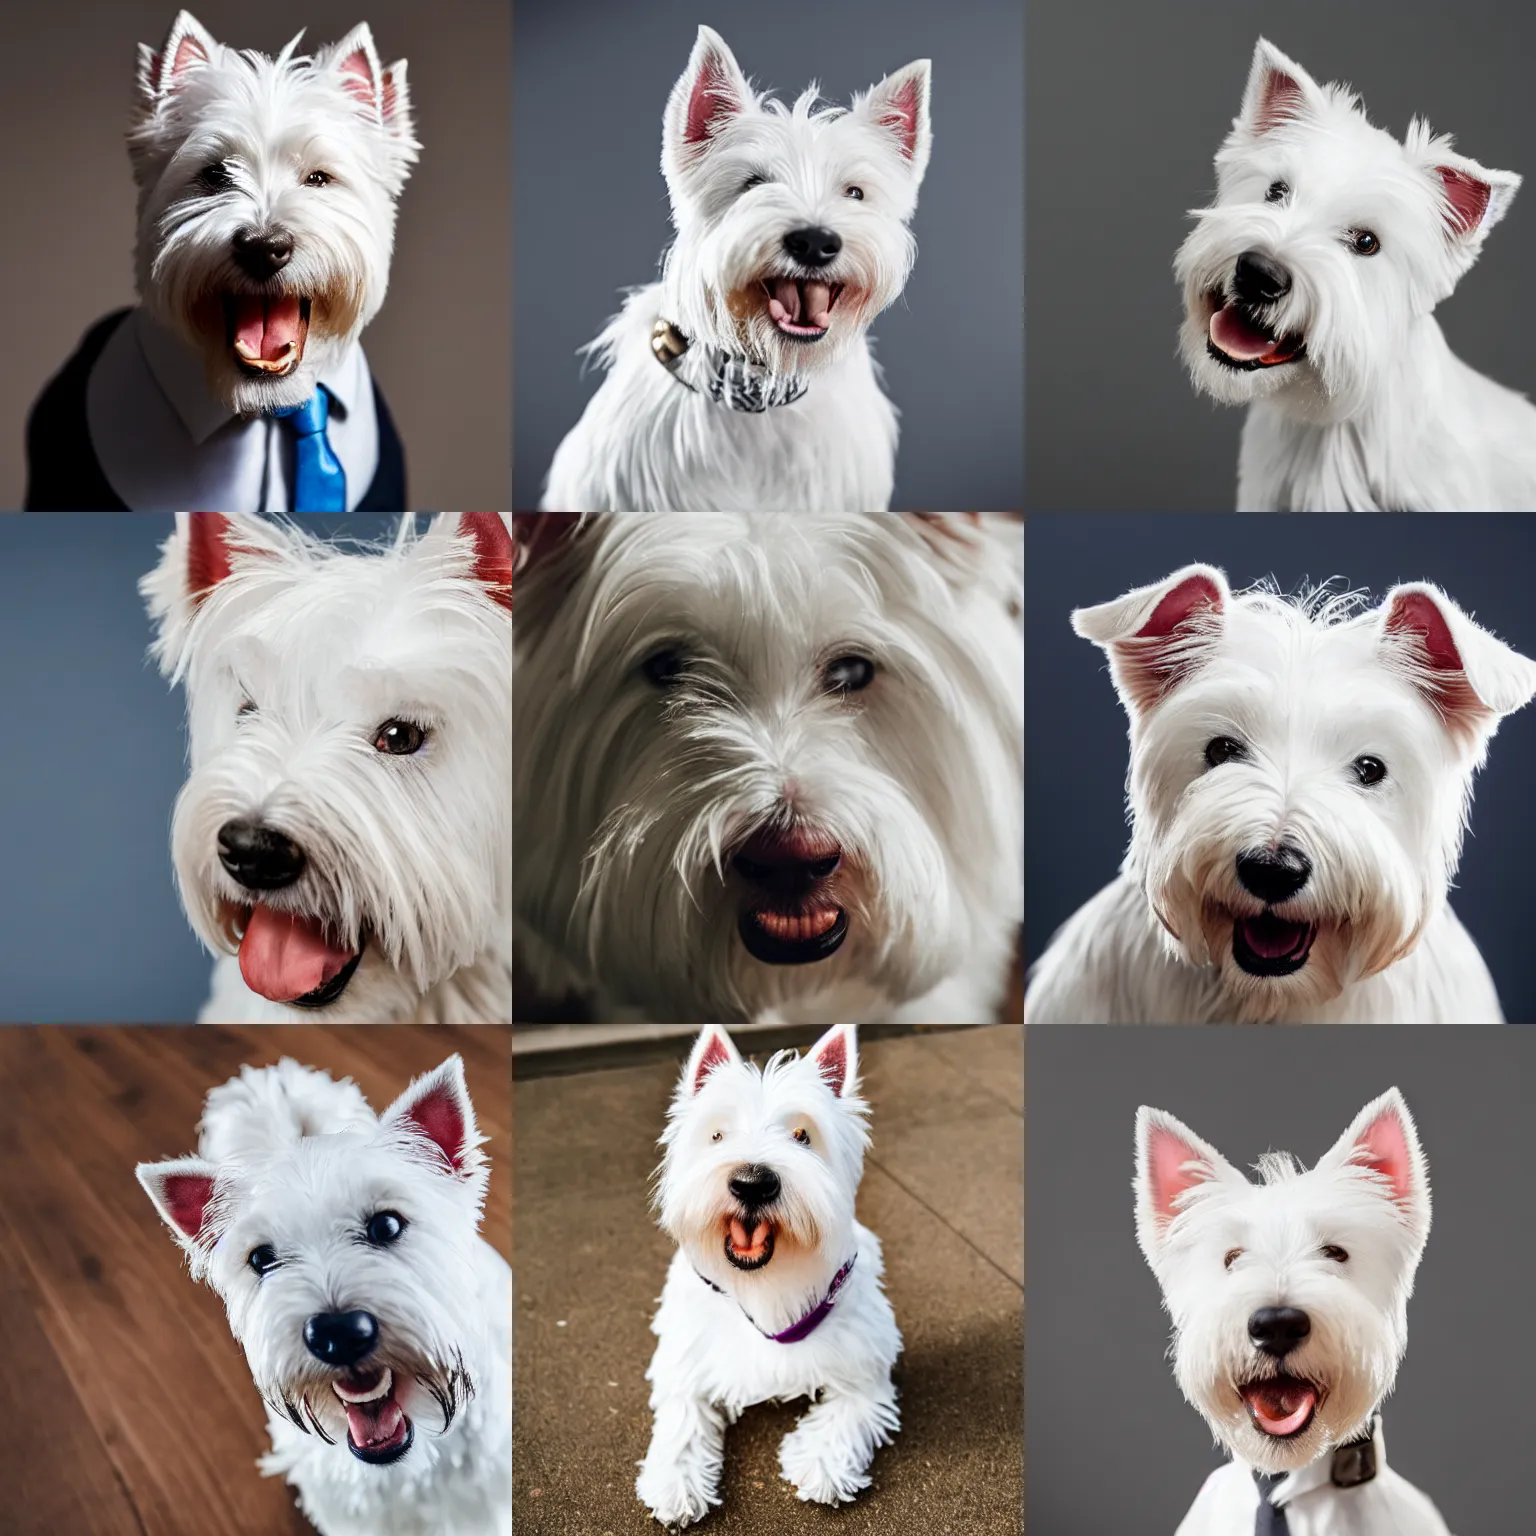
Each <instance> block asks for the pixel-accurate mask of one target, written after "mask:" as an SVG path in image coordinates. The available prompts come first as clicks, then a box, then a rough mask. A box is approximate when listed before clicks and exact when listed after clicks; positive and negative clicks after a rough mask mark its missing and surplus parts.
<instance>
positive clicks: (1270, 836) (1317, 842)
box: [1024, 565, 1536, 1024]
mask: <svg viewBox="0 0 1536 1536" xmlns="http://www.w3.org/2000/svg"><path fill="white" fill-rule="evenodd" d="M1072 627H1073V628H1074V629H1075V630H1076V631H1077V632H1078V634H1080V635H1082V636H1083V637H1084V638H1086V639H1089V640H1092V641H1094V642H1095V643H1096V644H1098V645H1101V646H1103V648H1104V650H1105V651H1106V652H1107V653H1108V656H1109V663H1110V671H1111V673H1112V675H1113V677H1114V680H1115V687H1116V688H1117V689H1118V691H1119V693H1120V697H1121V700H1122V702H1123V703H1124V705H1125V708H1126V713H1127V714H1128V715H1129V716H1130V724H1131V768H1130V780H1129V793H1130V807H1131V817H1132V833H1131V845H1130V850H1129V852H1128V853H1127V854H1126V858H1125V863H1124V865H1123V866H1122V868H1121V873H1120V876H1119V878H1118V879H1117V880H1115V881H1114V882H1113V883H1112V884H1110V885H1108V886H1106V887H1105V888H1104V890H1102V891H1101V892H1099V894H1098V895H1097V896H1095V897H1094V898H1093V899H1092V900H1091V901H1089V902H1088V903H1086V904H1085V905H1084V906H1083V907H1081V908H1080V909H1079V910H1078V911H1077V912H1076V913H1075V914H1074V915H1073V916H1072V917H1071V918H1069V919H1068V921H1067V922H1066V924H1065V925H1064V926H1063V927H1062V929H1061V931H1060V932H1059V933H1058V934H1057V935H1056V937H1055V938H1054V939H1053V940H1052V942H1051V947H1050V948H1049V949H1048V950H1047V951H1046V953H1045V955H1044V956H1043V957H1042V958H1041V960H1040V961H1039V963H1038V965H1037V966H1036V968H1035V972H1034V975H1033V979H1032V981H1031V985H1030V989H1029V992H1028V994H1027V996H1026V998H1025V1008H1024V1012H1025V1017H1026V1018H1027V1019H1028V1020H1029V1021H1030V1022H1032V1023H1041V1024H1044V1023H1073V1024H1085V1023H1123V1024H1130V1023H1220V1022H1234V1021H1236V1022H1271V1023H1275V1022H1297V1023H1299V1022H1314V1023H1414V1022H1421V1021H1422V1022H1425V1023H1442V1024H1443V1023H1453V1024H1454V1023H1469V1022H1470V1023H1489V1022H1496V1021H1498V1019H1499V1018H1500V1013H1499V1001H1498V995H1497V993H1496V992H1495V990H1494V985H1493V979H1492V978H1491V977H1490V976H1489V974H1488V969H1487V967H1486V966H1485V965H1484V964H1483V960H1482V956H1481V955H1479V954H1478V952H1477V947H1476V945H1475V944H1474V943H1473V942H1472V939H1471V938H1470V937H1469V936H1468V934H1467V932H1466V930H1465V929H1464V928H1462V926H1461V924H1460V923H1459V922H1458V921H1457V920H1456V917H1455V914H1454V913H1453V912H1452V911H1451V909H1450V907H1449V906H1448V905H1447V903H1446V890H1447V888H1448V886H1449V884H1450V881H1451V877H1452V876H1453V875H1454V874H1455V872H1456V865H1457V861H1458V860H1459V858H1460V855H1461V840H1462V835H1463V833H1464V832H1465V830H1466V826H1467V817H1468V811H1469V807H1470V802H1471V796H1472V777H1473V774H1474V773H1475V772H1476V770H1477V769H1478V768H1479V767H1481V766H1482V763H1483V760H1484V758H1485V757H1486V755H1487V751H1488V743H1489V740H1490V739H1491V738H1492V736H1493V734H1494V732H1495V730H1496V729H1497V728H1498V723H1499V720H1500V719H1501V718H1502V717H1503V716H1504V715H1506V714H1508V713H1510V712H1511V711H1512V710H1516V709H1518V708H1520V706H1521V705H1523V704H1525V703H1526V702H1527V701H1528V700H1529V699H1530V698H1531V695H1532V694H1533V693H1536V663H1532V662H1530V661H1528V660H1527V659H1526V658H1525V657H1524V656H1520V655H1517V654H1516V653H1515V652H1514V651H1512V650H1511V649H1510V648H1509V647H1508V646H1507V645H1505V644H1504V643H1503V642H1502V641H1500V640H1497V639H1495V638H1494V636H1493V635H1491V634H1489V633H1488V632H1487V631H1486V630H1484V629H1481V628H1479V627H1478V626H1477V625H1476V624H1474V623H1473V622H1472V620H1471V619H1469V618H1468V617H1467V616H1466V615H1465V614H1464V613H1462V611H1461V610H1460V609H1459V608H1458V607H1457V606H1456V605H1455V604H1454V603H1453V602H1451V600H1450V599H1449V598H1448V597H1446V596H1445V594H1444V593H1442V592H1440V591H1439V590H1438V589H1437V588H1435V587H1432V586H1426V585H1423V584H1419V583H1415V584H1412V585H1408V586H1399V587H1394V588H1393V589H1392V591H1391V592H1390V593H1389V594H1388V595H1387V599H1386V601H1385V602H1384V603H1383V604H1382V605H1381V607H1380V608H1377V609H1374V610H1372V611H1370V612H1365V611H1363V610H1362V604H1361V602H1360V600H1359V599H1358V597H1354V596H1345V597H1333V598H1329V597H1327V595H1326V594H1325V593H1324V592H1321V591H1319V592H1315V593H1313V594H1311V595H1310V596H1307V597H1302V598H1299V599H1295V600H1287V599H1285V598H1282V597H1280V596H1279V595H1277V594H1276V593H1274V592H1272V591H1267V590H1264V589H1255V590H1253V591H1250V592H1247V593H1242V594H1239V595H1236V596H1234V594H1233V593H1232V592H1230V591H1229V590H1228V588H1227V582H1226V578H1225V576H1223V574H1222V573H1221V572H1220V571H1218V570H1215V569H1213V568H1212V567H1210V566H1205V565H1191V566H1187V567H1185V569H1183V570H1181V571H1176V572H1175V573H1174V574H1173V575H1172V576H1169V577H1168V578H1167V579H1166V580H1164V581H1160V582H1154V583H1153V584H1152V585H1151V586H1147V587H1139V588H1137V589H1136V590H1135V591H1132V592H1128V593H1127V594H1126V595H1125V596H1124V597H1121V598H1118V599H1116V600H1115V601H1114V602H1111V603H1105V604H1103V605H1102V606H1100V607H1097V608H1081V609H1079V610H1078V611H1077V612H1076V613H1074V614H1073V615H1072Z"/></svg>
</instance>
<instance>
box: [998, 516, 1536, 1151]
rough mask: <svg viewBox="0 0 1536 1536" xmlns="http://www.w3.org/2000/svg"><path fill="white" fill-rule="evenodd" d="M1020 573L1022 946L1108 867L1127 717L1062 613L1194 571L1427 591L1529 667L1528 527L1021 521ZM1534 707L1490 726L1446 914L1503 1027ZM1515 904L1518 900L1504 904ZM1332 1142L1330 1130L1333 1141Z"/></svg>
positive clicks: (1512, 1011) (1280, 520)
mask: <svg viewBox="0 0 1536 1536" xmlns="http://www.w3.org/2000/svg"><path fill="white" fill-rule="evenodd" d="M1025 537H1026V540H1027V552H1028V559H1027V562H1026V571H1025V583H1026V585H1025V604H1024V623H1025V632H1024V633H1025V648H1026V649H1025V693H1024V697H1025V699H1026V700H1027V701H1028V708H1027V710H1026V713H1025V726H1024V753H1025V762H1026V764H1027V765H1028V766H1027V770H1026V777H1025V794H1024V816H1025V829H1026V836H1025V844H1024V846H1025V855H1026V857H1025V871H1024V895H1025V912H1026V914H1027V920H1026V928H1025V933H1026V940H1027V947H1028V954H1029V959H1030V961H1031V962H1033V961H1034V960H1035V959H1037V958H1038V957H1039V955H1040V953H1041V951H1042V950H1043V949H1044V948H1045V945H1046V944H1047V942H1048V941H1049V939H1050V937H1051V935H1052V933H1054V932H1055V930H1056V929H1057V928H1058V927H1059V926H1060V925H1061V923H1063V922H1064V921H1065V920H1066V919H1067V918H1068V917H1069V916H1071V914H1072V913H1073V912H1074V911H1075V910H1076V909H1077V908H1078V907H1079V906H1081V905H1082V903H1083V902H1084V901H1086V900H1087V899H1088V898H1089V897H1090V896H1091V895H1093V893H1094V892H1095V891H1097V890H1098V889H1099V888H1100V887H1101V886H1103V885H1106V884H1107V883H1108V882H1109V881H1110V880H1111V879H1112V878H1113V877H1114V874H1115V872H1116V870H1118V869H1119V867H1120V859H1121V856H1122V855H1123V854H1124V852H1125V847H1126V843H1127V841H1128V840H1129V832H1128V829H1127V827H1126V824H1125V819H1124V815H1123V809H1122V808H1123V805H1124V791H1125V771H1126V763H1127V757H1128V754H1129V747H1128V745H1127V739H1126V730H1127V726H1126V718H1125V714H1124V712H1123V711H1122V710H1121V707H1120V701H1119V699H1118V698H1117V697H1116V696H1115V691H1114V688H1113V686H1112V685H1111V683H1110V679H1109V672H1108V667H1107V664H1106V662H1105V659H1104V653H1103V652H1102V651H1101V650H1100V649H1099V648H1098V646H1096V645H1092V644H1090V643H1089V642H1088V641H1086V640H1080V639H1078V637H1077V636H1076V635H1075V634H1073V633H1072V627H1071V624H1070V622H1069V615H1070V614H1071V611H1072V609H1074V608H1079V607H1084V606H1088V605H1091V604H1094V603H1100V602H1107V601H1109V599H1111V598H1113V597H1118V596H1119V595H1120V594H1121V593H1122V592H1125V591H1128V590H1129V589H1130V588H1132V587H1137V586H1144V585H1145V584H1146V583H1147V582H1150V581H1156V580H1158V579H1159V578H1161V577H1163V576H1166V575H1168V574H1169V572H1171V571H1175V570H1177V569H1178V568H1179V567H1180V566H1182V565H1188V564H1189V563H1190V562H1191V561H1194V560H1202V561H1205V562H1207V563H1209V564H1211V565H1217V566H1220V567H1221V568H1222V569H1223V570H1225V571H1226V573H1227V578H1228V580H1229V581H1230V582H1231V583H1232V585H1233V587H1234V588H1238V587H1245V586H1249V585H1251V584H1252V583H1253V582H1255V581H1258V580H1259V579H1260V578H1262V577H1265V576H1271V575H1272V576H1274V577H1275V578H1276V580H1277V581H1279V582H1280V584H1281V586H1282V587H1283V588H1285V589H1286V590H1287V591H1289V590H1292V589H1293V588H1295V587H1297V586H1299V585H1301V584H1303V583H1304V582H1305V581H1306V580H1308V579H1311V580H1314V581H1324V580H1326V579H1328V578H1329V577H1332V576H1341V577H1343V578H1345V580H1346V582H1347V583H1348V584H1349V585H1350V586H1351V587H1364V588H1368V589H1369V590H1370V592H1371V594H1372V596H1373V597H1374V598H1375V599H1377V600H1380V598H1381V597H1382V596H1384V595H1385V593H1386V592H1387V590H1388V589H1389V588H1390V587H1391V586H1392V585H1393V584H1394V583H1395V582H1399V581H1433V582H1435V583H1436V584H1437V585H1439V586H1440V587H1441V588H1443V589H1444V590H1445V591H1446V592H1447V593H1449V594H1450V596H1451V597H1452V598H1454V599H1455V601H1456V602H1457V603H1458V604H1459V605H1460V606H1461V607H1462V608H1463V609H1464V610H1466V611H1467V612H1468V613H1471V614H1472V615H1473V616H1474V617H1475V618H1476V619H1477V620H1478V621H1479V622H1480V623H1481V624H1483V625H1484V626H1486V627H1487V628H1489V629H1491V630H1493V632H1494V633H1495V634H1497V635H1498V636H1499V638H1500V639H1502V640H1505V641H1507V642H1508V643H1509V644H1510V645H1512V646H1514V647H1515V649H1516V650H1518V651H1521V652H1522V653H1523V654H1525V655H1527V656H1530V657H1532V658H1536V611H1533V610H1532V607H1531V602H1530V572H1531V571H1532V570H1533V569H1536V519H1533V518H1530V517H1526V516H1523V515H1516V516H1510V515H1503V514H1499V513H1486V514H1479V513H1460V514H1456V513H1444V514H1428V515H1416V516H1390V517H1387V518H1383V517H1380V516H1365V515H1361V514H1354V513H1338V514H1326V513H1324V514H1307V513H1299V514H1274V515H1262V516H1251V517H1236V516H1233V517H1213V516H1210V515H1209V514H1203V513H1189V514H1185V515H1183V516H1177V515H1172V514H1165V515H1161V516H1148V515H1146V514H1144V513H1103V514H1097V515H1089V514H1079V515H1076V516H1074V515H1069V514H1055V515H1050V516H1031V517H1030V518H1029V520H1028V522H1027V524H1026V534H1025ZM1533 772H1536V707H1527V708H1526V709H1524V710H1520V711H1517V712H1516V713H1515V714H1513V715H1511V716H1509V717H1508V719H1506V720H1505V721H1504V723H1503V724H1502V725H1501V726H1500V727H1499V732H1498V735H1497V736H1496V737H1495V738H1494V740H1493V744H1492V746H1491V748H1490V749H1489V754H1488V765H1487V767H1486V768H1484V770H1483V771H1482V773H1481V774H1479V775H1478V778H1477V781H1476V784H1475V795H1474V799H1473V804H1472V830H1471V832H1470V834H1469V835H1468V837H1467V840H1466V844H1465V847H1464V850H1463V853H1462V859H1461V871H1460V874H1459V875H1458V877H1457V886H1458V889H1456V890H1455V891H1454V892H1453V893H1452V897H1451V901H1452V905H1453V906H1454V907H1455V909H1456V913H1457V915H1458V916H1459V917H1460V918H1461V919H1462V921H1463V922H1464V923H1465V924H1466V925H1467V927H1468V929H1469V930H1470V931H1471V934H1472V936H1473V938H1474V939H1475V940H1476V941H1477V944H1478V947H1479V948H1480V949H1481V950H1482V952H1483V958H1484V959H1485V960H1486V961H1487V962H1488V967H1489V969H1490V970H1491V971H1492V972H1493V978H1494V981H1495V982H1496V983H1497V984H1498V989H1499V997H1500V999H1501V1001H1502V1002H1503V1005H1504V1013H1505V1017H1506V1018H1508V1019H1510V1020H1514V1021H1522V1022H1531V1021H1533V1020H1536V965H1533V964H1532V961H1531V942H1530V923H1529V914H1528V912H1527V911H1526V904H1525V903H1524V902H1523V901H1521V900H1519V899H1518V898H1516V897H1515V893H1516V892H1517V891H1518V890H1519V889H1520V887H1521V883H1522V881H1523V880H1524V871H1525V870H1526V868H1527V867H1528V866H1529V864H1530V861H1531V857H1532V853H1533V849H1536V810H1533V807H1532V802H1531V794H1530V785H1531V778H1532V773H1533ZM1512 898H1513V899H1512ZM1341 1129H1342V1127H1341Z"/></svg>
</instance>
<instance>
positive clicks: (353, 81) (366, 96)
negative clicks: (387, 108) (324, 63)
mask: <svg viewBox="0 0 1536 1536" xmlns="http://www.w3.org/2000/svg"><path fill="white" fill-rule="evenodd" d="M336 67H337V70H338V71H339V72H340V74H341V85H342V89H343V90H344V91H346V93H347V94H348V95H349V96H355V97H356V98H357V99H358V100H359V101H360V102H362V103H363V105H364V106H366V107H373V106H377V105H378V99H379V98H378V92H377V91H376V90H375V88H374V81H373V66H372V65H371V64H370V63H369V62H368V55H367V54H366V53H365V52H364V51H363V50H362V49H361V48H357V49H354V50H353V52H351V53H349V54H348V55H347V56H346V58H344V59H343V60H342V61H341V63H340V64H338V65H337V66H336Z"/></svg>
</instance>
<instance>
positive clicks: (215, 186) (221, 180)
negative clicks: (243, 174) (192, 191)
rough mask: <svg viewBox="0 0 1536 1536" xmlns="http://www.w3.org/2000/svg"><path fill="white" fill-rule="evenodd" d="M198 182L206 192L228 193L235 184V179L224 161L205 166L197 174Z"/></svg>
mask: <svg viewBox="0 0 1536 1536" xmlns="http://www.w3.org/2000/svg"><path fill="white" fill-rule="evenodd" d="M197 181H198V185H199V186H200V187H202V189H203V191H205V192H227V191H229V189H230V188H231V187H232V186H234V184H235V179H234V177H233V176H231V175H230V174H229V167H228V166H227V165H226V164H225V163H224V161H222V160H215V161H214V162H213V164H212V165H205V166H204V167H203V168H202V170H200V171H199V172H198V173H197Z"/></svg>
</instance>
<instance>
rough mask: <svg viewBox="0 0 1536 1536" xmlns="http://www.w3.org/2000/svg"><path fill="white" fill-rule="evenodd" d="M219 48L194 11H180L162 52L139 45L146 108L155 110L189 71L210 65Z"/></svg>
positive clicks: (143, 100) (140, 78) (142, 93)
mask: <svg viewBox="0 0 1536 1536" xmlns="http://www.w3.org/2000/svg"><path fill="white" fill-rule="evenodd" d="M218 47H219V45H218V43H217V42H215V41H214V37H213V34H212V33H211V32H210V31H209V30H208V29H207V27H205V26H204V25H203V24H202V22H200V21H199V20H198V19H197V17H196V16H194V15H193V14H192V13H191V11H178V12H177V13H176V19H175V21H173V22H172V23H171V30H170V32H169V33H168V34H167V35H166V39H165V44H164V46H163V47H162V48H161V49H160V50H159V52H156V51H155V50H154V49H153V48H151V47H150V46H149V44H148V43H140V44H139V67H138V87H139V96H140V98H141V100H142V102H143V104H144V105H145V106H147V107H153V106H155V105H156V104H157V103H159V102H161V101H163V100H164V99H165V98H166V97H167V96H169V95H170V94H171V93H172V92H173V91H175V90H177V89H178V88H179V87H180V86H181V85H182V83H183V82H184V81H185V79H186V76H187V73H188V71H189V70H192V69H195V68H197V67H198V66H199V65H202V64H207V63H208V62H209V61H210V60H211V59H212V58H213V56H214V54H215V53H216V52H217V51H218Z"/></svg>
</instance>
